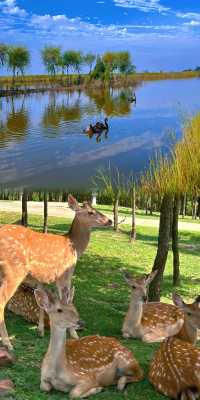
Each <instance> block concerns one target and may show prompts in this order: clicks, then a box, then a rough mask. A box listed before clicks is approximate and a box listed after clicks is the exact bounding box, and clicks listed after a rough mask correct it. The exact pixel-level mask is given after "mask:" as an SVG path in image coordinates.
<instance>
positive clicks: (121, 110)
mask: <svg viewBox="0 0 200 400" xmlns="http://www.w3.org/2000/svg"><path fill="white" fill-rule="evenodd" d="M86 93H87V95H88V96H89V97H90V98H91V99H92V100H93V101H94V103H95V105H96V108H97V110H98V111H99V112H101V111H103V112H104V113H105V114H106V115H107V116H112V115H119V116H122V115H128V114H129V113H130V112H131V104H130V103H129V101H128V97H129V95H130V89H123V90H114V91H113V90H111V89H100V90H97V89H95V90H94V89H91V88H90V89H88V90H87V91H86Z"/></svg>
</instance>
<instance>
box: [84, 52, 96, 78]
mask: <svg viewBox="0 0 200 400" xmlns="http://www.w3.org/2000/svg"><path fill="white" fill-rule="evenodd" d="M95 60H96V56H95V54H92V53H88V54H86V55H85V56H84V63H85V64H86V65H88V67H89V74H91V72H92V66H93V64H94V62H95Z"/></svg>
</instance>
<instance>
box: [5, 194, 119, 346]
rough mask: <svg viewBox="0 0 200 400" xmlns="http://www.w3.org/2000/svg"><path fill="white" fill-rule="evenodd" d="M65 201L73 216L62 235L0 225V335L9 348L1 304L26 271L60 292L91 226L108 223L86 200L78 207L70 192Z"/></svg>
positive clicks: (66, 283) (88, 235)
mask: <svg viewBox="0 0 200 400" xmlns="http://www.w3.org/2000/svg"><path fill="white" fill-rule="evenodd" d="M68 204H69V207H70V208H71V209H72V210H74V211H75V217H74V220H73V222H72V226H71V228H70V231H69V233H67V234H66V235H63V236H60V235H55V234H50V233H46V234H43V233H40V232H35V231H33V230H31V229H29V228H25V227H23V226H18V225H5V226H3V227H2V228H1V229H0V335H1V338H2V341H3V344H4V345H5V346H7V347H8V348H9V349H12V344H11V342H10V340H9V337H8V333H7V330H6V325H5V322H4V308H5V306H6V304H7V303H8V301H9V300H10V298H11V297H12V296H13V294H14V293H15V291H16V290H17V288H18V286H19V285H20V284H21V283H22V281H23V280H24V279H25V278H26V276H27V275H28V274H30V275H31V276H32V277H33V278H35V279H36V280H37V281H39V282H41V283H51V282H56V285H57V288H58V291H59V293H60V295H61V290H62V288H63V287H65V286H66V287H68V288H70V285H71V277H72V274H73V272H74V268H75V265H76V262H77V259H78V258H79V257H80V256H81V255H82V253H83V252H84V251H85V249H86V248H87V246H88V243H89V240H90V231H91V228H93V227H103V226H110V225H111V224H112V221H111V220H110V219H109V218H107V217H106V216H105V215H103V214H101V213H100V212H98V211H96V210H95V209H94V208H92V207H91V205H90V204H89V203H87V202H86V203H84V204H83V206H82V207H80V206H79V204H78V202H77V200H76V199H75V198H74V197H73V196H72V195H69V196H68Z"/></svg>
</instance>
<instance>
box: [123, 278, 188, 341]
mask: <svg viewBox="0 0 200 400" xmlns="http://www.w3.org/2000/svg"><path fill="white" fill-rule="evenodd" d="M156 274H157V271H154V272H152V273H151V274H149V275H145V276H143V277H140V278H134V277H132V276H131V275H130V274H129V273H125V280H126V282H127V283H128V285H129V286H130V287H131V291H132V293H131V301H130V304H129V308H128V311H127V314H126V316H125V318H124V322H123V326H122V334H123V337H124V338H130V337H133V338H138V339H141V340H143V341H144V342H153V341H155V342H157V341H158V342H159V341H162V340H164V339H165V338H166V337H168V336H172V335H174V334H175V333H176V332H178V331H179V330H180V328H181V326H182V325H183V320H184V316H183V313H182V311H181V310H179V309H178V308H177V307H175V306H174V305H172V304H166V303H160V302H152V303H147V294H148V285H149V284H150V282H151V281H152V280H153V279H154V277H155V275H156Z"/></svg>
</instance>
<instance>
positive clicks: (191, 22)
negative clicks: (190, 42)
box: [183, 19, 200, 26]
mask: <svg viewBox="0 0 200 400" xmlns="http://www.w3.org/2000/svg"><path fill="white" fill-rule="evenodd" d="M183 25H185V26H200V21H195V20H194V19H193V20H192V21H189V22H185V23H184V24H183Z"/></svg>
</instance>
